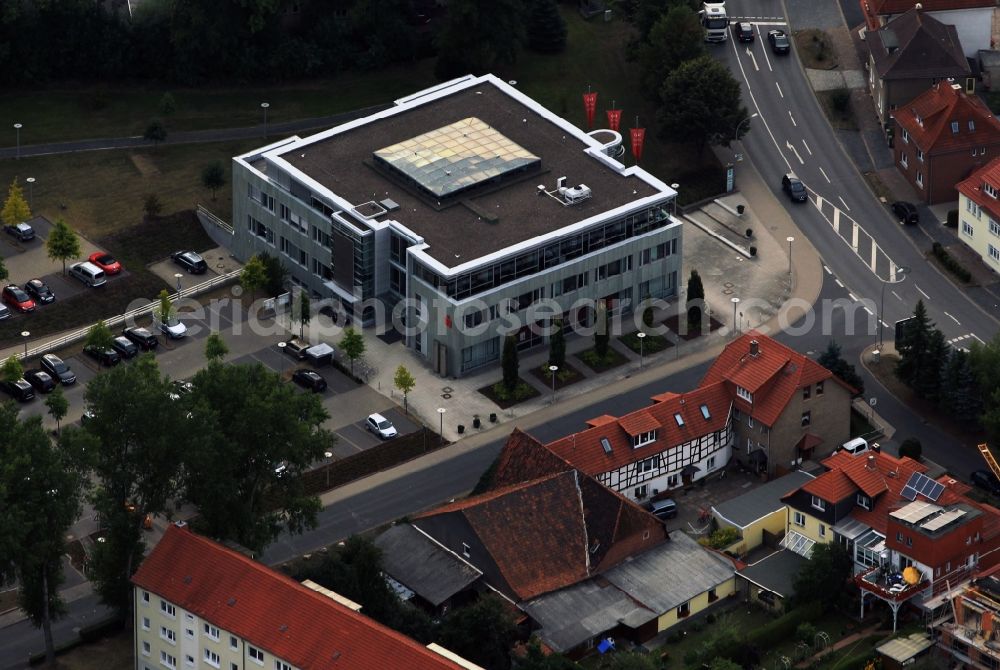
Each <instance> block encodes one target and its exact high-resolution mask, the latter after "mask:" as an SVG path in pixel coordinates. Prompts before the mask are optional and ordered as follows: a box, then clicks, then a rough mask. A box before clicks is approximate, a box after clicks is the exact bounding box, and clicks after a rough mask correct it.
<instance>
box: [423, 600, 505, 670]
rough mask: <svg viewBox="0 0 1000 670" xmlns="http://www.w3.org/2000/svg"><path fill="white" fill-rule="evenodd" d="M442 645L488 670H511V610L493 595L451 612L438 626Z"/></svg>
mask: <svg viewBox="0 0 1000 670" xmlns="http://www.w3.org/2000/svg"><path fill="white" fill-rule="evenodd" d="M440 637H441V645H442V646H443V647H445V648H447V649H450V650H451V651H453V652H455V653H456V654H458V655H459V656H461V657H462V658H465V659H467V660H469V661H472V662H473V663H475V664H476V665H480V666H482V667H484V668H486V669H487V670H506V668H509V667H510V655H509V654H510V648H511V647H512V646H513V644H514V642H515V641H516V640H517V626H516V625H514V618H513V616H512V615H511V612H510V609H508V608H507V606H506V605H504V603H503V602H502V601H501V600H500V598H499V597H498V596H496V595H493V594H489V595H485V596H482V597H480V598H479V600H477V601H476V602H475V603H473V604H472V605H468V606H466V607H461V608H458V609H456V610H453V611H452V612H451V614H450V615H448V618H446V619H445V620H444V621H443V622H442V623H441V632H440Z"/></svg>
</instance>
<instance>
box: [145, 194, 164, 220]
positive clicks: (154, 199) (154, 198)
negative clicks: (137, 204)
mask: <svg viewBox="0 0 1000 670" xmlns="http://www.w3.org/2000/svg"><path fill="white" fill-rule="evenodd" d="M142 209H143V211H144V212H146V216H148V217H149V218H151V219H152V218H155V217H157V216H159V215H160V212H162V211H163V203H162V202H160V197H159V196H158V195H156V194H155V193H147V194H146V195H145V196H143V198H142Z"/></svg>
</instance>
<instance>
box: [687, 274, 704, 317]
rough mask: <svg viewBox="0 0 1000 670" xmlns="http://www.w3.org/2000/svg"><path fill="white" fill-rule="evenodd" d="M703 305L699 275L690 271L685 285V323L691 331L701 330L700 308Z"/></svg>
mask: <svg viewBox="0 0 1000 670" xmlns="http://www.w3.org/2000/svg"><path fill="white" fill-rule="evenodd" d="M704 304H705V287H704V286H703V285H702V283H701V275H699V274H698V271H697V270H691V276H690V277H688V285H687V322H688V328H690V329H691V330H696V331H697V330H701V317H702V314H703V310H702V306H703V305H704Z"/></svg>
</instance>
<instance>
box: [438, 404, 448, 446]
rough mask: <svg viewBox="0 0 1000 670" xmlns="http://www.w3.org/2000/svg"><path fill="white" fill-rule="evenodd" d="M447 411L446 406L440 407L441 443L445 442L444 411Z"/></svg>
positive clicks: (439, 427)
mask: <svg viewBox="0 0 1000 670" xmlns="http://www.w3.org/2000/svg"><path fill="white" fill-rule="evenodd" d="M447 411H448V410H446V409H445V408H444V407H438V438H440V440H441V444H444V413H445V412H447Z"/></svg>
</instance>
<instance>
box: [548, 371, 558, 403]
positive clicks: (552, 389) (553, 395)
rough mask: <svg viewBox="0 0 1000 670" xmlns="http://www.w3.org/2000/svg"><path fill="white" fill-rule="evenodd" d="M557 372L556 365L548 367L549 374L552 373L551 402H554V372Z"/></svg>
mask: <svg viewBox="0 0 1000 670" xmlns="http://www.w3.org/2000/svg"><path fill="white" fill-rule="evenodd" d="M558 371H559V366H558V365H550V366H549V372H551V373H552V402H553V403H554V402H555V401H556V372H558Z"/></svg>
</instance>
